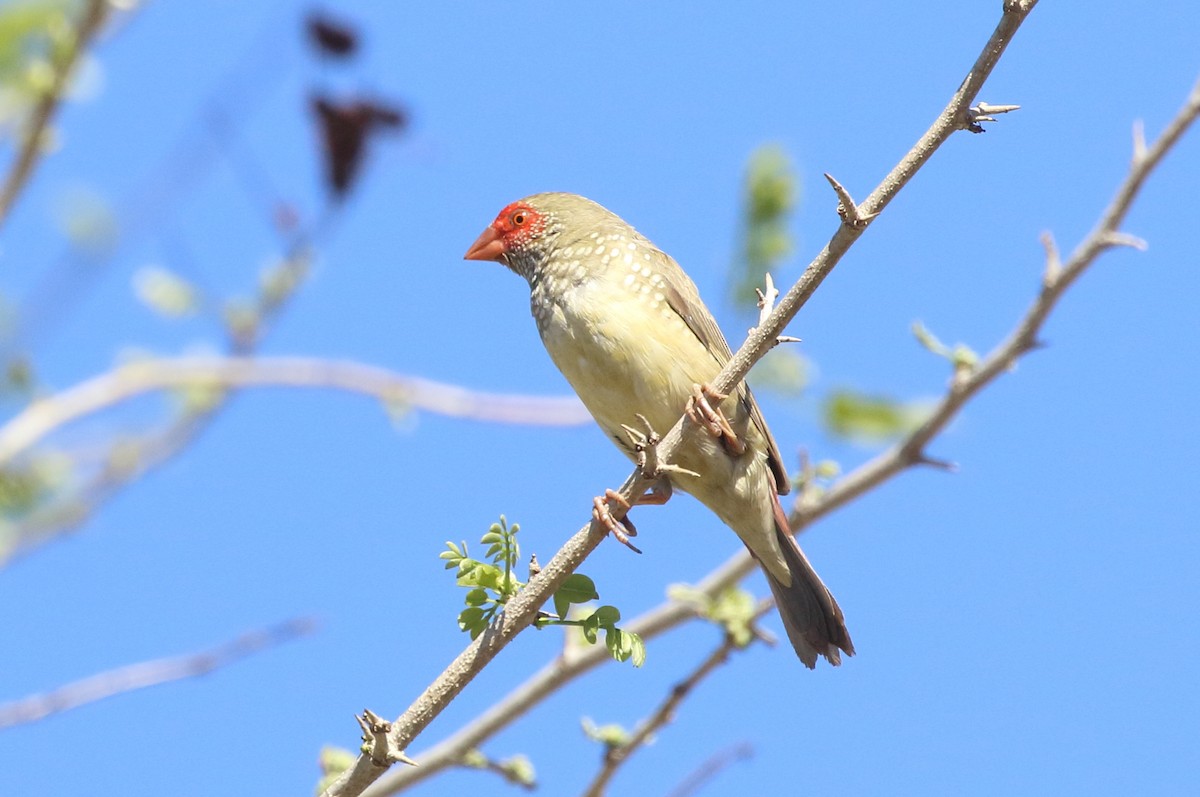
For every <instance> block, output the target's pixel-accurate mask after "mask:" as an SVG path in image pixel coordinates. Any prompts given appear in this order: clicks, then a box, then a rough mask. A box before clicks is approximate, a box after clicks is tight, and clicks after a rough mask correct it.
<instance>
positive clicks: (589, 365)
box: [464, 193, 854, 669]
mask: <svg viewBox="0 0 1200 797" xmlns="http://www.w3.org/2000/svg"><path fill="white" fill-rule="evenodd" d="M464 259H466V260H494V261H497V262H499V263H501V264H503V265H505V266H507V267H508V268H509V269H510V270H512V271H514V272H516V273H517V274H518V275H520V276H522V277H524V278H525V279H526V281H528V283H529V289H530V309H531V311H532V314H533V318H534V321H535V322H536V324H537V329H538V333H539V334H540V336H541V339H542V343H543V344H544V345H545V347H546V350H547V352H548V353H549V354H550V358H551V360H553V361H554V364H555V365H556V366H557V367H558V369H559V371H561V372H562V374H563V376H565V377H566V379H567V381H568V382H569V383H570V384H571V387H572V388H573V389H574V390H575V392H576V393H577V394H578V395H579V398H580V400H581V401H582V402H583V404H584V406H585V407H586V408H587V409H588V411H589V412H590V413H591V415H592V417H593V418H594V419H595V420H596V422H597V423H598V424H599V426H600V428H601V429H602V430H603V432H604V433H605V435H606V436H608V437H609V438H610V439H611V440H612V441H613V442H614V443H616V445H617V446H618V447H619V448H620V449H621V450H622V451H623V452H624V453H625V454H626V455H628V456H629V457H630V458H631V459H634V460H635V461H637V460H638V457H639V456H644V446H643V445H642V444H644V443H645V442H646V438H647V437H650V438H652V439H651V442H653V438H654V436H655V435H656V434H660V433H665V432H666V431H667V430H669V429H670V428H671V427H673V426H674V425H675V423H676V422H677V421H678V420H679V418H680V416H681V415H683V414H684V412H687V413H688V414H689V415H690V416H691V417H692V419H693V420H694V421H696V422H697V426H698V428H697V429H695V430H693V432H692V433H690V434H688V435H686V436H685V438H684V442H683V443H682V444H681V445H680V446H679V447H678V449H677V450H676V452H675V454H674V456H673V461H672V462H670V463H666V464H665V465H664V467H663V468H662V469H661V472H662V476H661V478H660V479H659V482H658V484H656V485H655V487H654V488H652V490H651V491H648V492H647V494H646V495H645V496H643V497H642V498H641V499H639V500H638V501H635V503H662V502H664V501H665V500H666V499H667V498H669V497H670V495H671V492H672V490H679V491H681V492H684V493H688V494H690V495H692V496H694V497H695V498H697V499H698V500H699V501H700V502H701V503H702V504H704V505H705V506H707V507H708V508H709V509H710V510H711V511H712V512H713V513H714V514H716V515H717V517H719V518H720V519H721V520H722V521H723V522H724V523H725V525H727V526H729V527H730V528H731V529H732V530H733V531H734V532H735V533H736V534H737V535H738V537H739V538H741V541H742V542H743V543H744V544H745V546H746V548H747V549H749V551H750V554H751V555H752V556H753V557H754V559H755V560H756V561H757V563H758V564H759V565H760V566H761V568H762V570H763V573H764V574H765V575H766V579H767V583H768V585H769V586H770V589H771V593H772V595H773V596H774V599H775V604H776V607H777V608H778V610H779V613H780V616H781V618H782V620H783V626H784V629H785V630H786V632H787V636H788V639H789V641H790V642H791V643H792V647H793V648H794V649H795V651H796V655H797V656H798V657H799V658H800V660H801V661H802V662H803V663H804V665H805V666H807V667H808V668H810V669H813V668H815V667H816V663H817V659H818V656H823V657H824V658H825V659H826V660H827V661H828V662H829V663H830V664H832V665H834V666H837V665H838V664H840V663H841V654H842V653H845V654H847V655H853V654H854V645H853V643H852V642H851V640H850V634H849V632H848V631H847V630H846V623H845V618H844V616H843V614H842V610H841V607H839V606H838V603H837V601H836V600H835V599H834V597H833V594H832V593H831V592H830V591H829V589H828V588H827V587H826V586H825V584H824V583H823V582H822V581H821V578H820V577H819V576H818V575H817V572H816V570H814V569H813V567H812V565H811V564H810V563H809V561H808V558H807V557H806V556H805V555H804V553H803V551H801V550H800V546H799V545H798V544H797V543H796V540H795V538H794V537H793V536H792V533H791V529H790V528H789V526H788V521H787V516H786V514H785V513H784V511H783V507H782V505H781V504H780V501H779V496H780V495H785V494H786V493H787V492H788V490H789V489H790V483H789V479H788V475H787V471H786V469H785V467H784V465H783V459H782V456H781V455H780V453H779V447H778V445H777V444H776V442H775V439H774V438H773V437H772V435H771V432H770V430H769V429H768V428H767V424H766V421H765V419H764V418H763V415H762V411H761V410H760V409H759V406H758V403H757V402H756V401H755V399H754V396H753V395H752V394H751V392H750V388H749V387H748V386H746V385H745V384H744V383H743V384H741V385H739V386H738V387H737V388H736V389H735V390H734V391H733V392H732V393H730V394H729V396H728V397H726V396H722V395H720V394H717V393H715V392H714V391H712V389H711V387H709V382H711V380H712V379H714V378H715V377H716V375H717V374H718V373H719V372H720V370H721V368H722V367H723V366H724V365H725V363H726V362H728V360H729V359H730V358H731V357H732V352H731V351H730V348H729V344H728V342H726V340H725V337H724V336H723V335H722V334H721V330H720V328H719V327H718V326H717V322H716V320H715V319H714V318H713V315H712V313H711V312H710V311H709V309H708V308H707V307H706V306H705V304H704V302H703V300H702V299H701V298H700V292H699V290H698V289H697V288H696V285H695V283H693V282H692V280H691V279H690V278H689V277H688V276H687V274H686V273H685V272H684V271H683V269H682V268H681V267H680V266H679V264H678V263H676V262H675V260H674V259H673V258H671V256H670V255H668V254H666V253H665V252H663V251H662V250H661V249H659V248H658V247H656V246H655V245H654V244H653V243H651V242H650V241H649V240H648V239H647V238H645V237H644V236H642V235H641V234H640V233H638V232H637V230H635V229H634V228H633V227H632V226H630V225H629V224H628V223H627V222H625V221H624V220H623V219H621V218H620V217H619V216H617V215H616V214H615V213H613V212H611V211H609V210H608V209H606V208H604V207H603V206H601V205H600V204H598V203H596V202H593V201H592V200H590V199H586V198H584V197H582V196H579V195H577V194H570V193H540V194H534V195H532V196H528V197H525V198H524V199H521V200H518V201H516V202H512V203H511V204H509V205H507V206H506V207H505V208H504V209H503V210H501V211H500V213H499V215H497V216H496V218H495V220H494V221H492V223H491V224H490V225H488V227H487V228H486V229H484V231H483V233H482V234H480V236H479V237H478V239H477V240H476V241H475V243H474V244H472V245H471V247H470V249H468V250H467V252H466V254H465V255H464ZM639 438H640V439H639ZM639 452H641V453H639ZM614 500H615V501H618V502H620V501H622V500H623V499H621V498H620V496H619V494H617V493H615V492H614V491H612V490H609V491H608V492H607V493H606V498H605V499H601V498H597V499H596V506H597V509H598V511H599V512H600V513H602V514H603V513H605V512H606V510H607V504H602V503H601V502H602V501H614ZM625 508H626V509H628V506H625ZM602 519H603V518H602ZM610 522H612V523H613V524H614V525H612V526H610V528H612V530H613V531H614V532H616V533H617V534H618V537H620V528H621V526H620V524H616V522H615V521H611V519H610ZM625 528H626V530H627V531H629V533H631V534H636V531H635V530H634V529H633V527H632V526H631V525H628V526H626V527H625Z"/></svg>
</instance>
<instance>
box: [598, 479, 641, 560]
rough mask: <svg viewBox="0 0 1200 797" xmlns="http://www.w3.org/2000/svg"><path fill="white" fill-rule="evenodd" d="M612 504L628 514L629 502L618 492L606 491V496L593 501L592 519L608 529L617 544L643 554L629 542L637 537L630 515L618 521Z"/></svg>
mask: <svg viewBox="0 0 1200 797" xmlns="http://www.w3.org/2000/svg"><path fill="white" fill-rule="evenodd" d="M610 504H615V505H616V506H619V507H620V508H621V509H623V510H624V511H625V512H626V513H628V512H629V509H630V506H629V502H628V501H626V500H625V498H624V497H623V496H622V495H621V494H620V493H618V492H617V491H616V490H613V489H608V490H605V491H604V495H598V496H596V497H595V498H593V499H592V518H593V519H595V521H596V522H597V523H599V524H600V525H601V526H604V528H606V529H608V533H609V534H611V535H613V537H615V538H616V540H617V542H619V543H621V544H622V545H624V546H625V547H626V548H628V549H629V550H631V551H633V552H634V553H641V552H642V551H641V549H640V548H638V547H637V546H636V545H634V544H633V543H632V542H630V541H629V538H630V537H636V536H637V528H636V527H635V526H634V525H633V521H632V520H630V519H629V515H628V514H626V516H625V517H624V518H622V519H621V520H617V519H616V518H615V517H613V515H612V509H611V508H610V506H609V505H610Z"/></svg>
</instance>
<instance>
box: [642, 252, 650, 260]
mask: <svg viewBox="0 0 1200 797" xmlns="http://www.w3.org/2000/svg"><path fill="white" fill-rule="evenodd" d="M649 259H650V253H649V252H647V253H646V254H644V255H642V260H649Z"/></svg>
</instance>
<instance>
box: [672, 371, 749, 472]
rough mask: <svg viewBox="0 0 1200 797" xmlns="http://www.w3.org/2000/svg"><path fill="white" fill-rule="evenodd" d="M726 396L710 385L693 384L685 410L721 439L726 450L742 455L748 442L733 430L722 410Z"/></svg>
mask: <svg viewBox="0 0 1200 797" xmlns="http://www.w3.org/2000/svg"><path fill="white" fill-rule="evenodd" d="M726 398H728V397H727V396H724V395H722V394H720V393H718V392H717V391H715V390H713V389H712V387H711V386H709V385H692V395H691V397H690V398H689V399H688V403H687V407H686V408H685V411H686V412H687V416H688V417H689V418H691V419H692V422H693V423H695V424H696V425H697V426H700V427H702V428H703V429H706V430H707V431H708V433H709V434H710V435H712V436H713V437H715V438H717V439H718V440H720V441H721V445H722V446H724V447H725V450H726V451H728V452H729V453H730V454H732V455H733V456H735V457H740V456H741V455H742V454H744V453H746V444H745V443H743V442H742V441H741V439H740V438H739V437H738V436H737V432H735V431H733V427H732V426H730V425H729V419H727V418H726V417H725V413H723V412H721V402H722V401H724V400H725V399H726ZM714 406H715V409H714Z"/></svg>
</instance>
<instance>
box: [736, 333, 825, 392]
mask: <svg viewBox="0 0 1200 797" xmlns="http://www.w3.org/2000/svg"><path fill="white" fill-rule="evenodd" d="M810 370H811V362H810V361H809V359H808V358H807V357H805V356H804V355H803V354H801V353H800V352H799V351H797V350H796V349H795V348H792V347H788V346H777V347H775V348H774V349H771V350H770V351H769V352H767V353H766V355H765V356H764V357H763V358H762V359H761V360H759V361H758V362H757V363H755V364H754V368H753V369H752V370H751V371H750V383H751V385H752V386H753V387H754V388H755V389H756V390H757V389H758V388H763V389H766V390H770V391H773V392H775V393H779V394H782V395H784V396H792V397H795V396H799V395H800V394H801V393H803V392H804V389H805V388H806V387H808V385H809V371H810Z"/></svg>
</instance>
